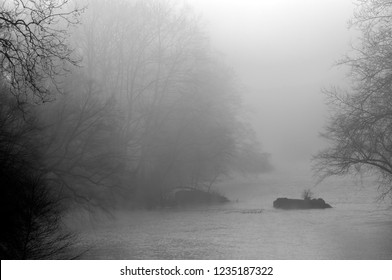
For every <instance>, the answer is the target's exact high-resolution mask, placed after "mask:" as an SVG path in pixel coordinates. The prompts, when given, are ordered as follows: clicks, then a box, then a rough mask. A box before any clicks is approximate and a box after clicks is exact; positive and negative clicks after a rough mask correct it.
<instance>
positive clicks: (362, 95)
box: [314, 0, 392, 197]
mask: <svg viewBox="0 0 392 280" xmlns="http://www.w3.org/2000/svg"><path fill="white" fill-rule="evenodd" d="M358 2H359V6H358V7H359V9H358V10H357V11H356V13H355V15H354V17H353V19H352V20H351V24H352V26H354V27H356V28H358V29H359V30H360V31H361V32H362V36H361V38H360V41H359V44H358V45H357V46H354V47H353V50H352V54H350V55H348V56H347V57H346V58H345V59H343V60H342V62H341V64H343V65H347V66H349V67H350V75H351V79H352V83H353V86H352V89H351V90H350V91H349V92H345V91H342V90H339V89H332V90H328V91H327V92H326V93H327V96H328V98H329V99H328V100H329V104H330V108H331V110H332V112H333V114H332V116H331V119H330V121H329V123H328V126H327V128H326V130H325V132H324V133H323V134H322V135H323V136H324V137H325V138H326V139H327V140H329V141H330V143H331V146H330V147H329V148H327V149H325V150H323V151H321V152H320V153H318V154H317V155H316V156H315V158H314V159H315V166H314V167H315V171H316V172H317V173H318V174H319V175H320V176H321V177H322V178H325V177H327V176H331V175H345V174H348V173H350V172H354V173H369V174H372V175H376V176H377V177H378V182H379V189H380V191H381V196H382V197H384V196H386V195H392V67H391V65H392V2H390V1H386V0H362V1H358Z"/></svg>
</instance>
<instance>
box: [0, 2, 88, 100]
mask: <svg viewBox="0 0 392 280" xmlns="http://www.w3.org/2000/svg"><path fill="white" fill-rule="evenodd" d="M70 2H71V1H70V0H13V1H11V0H10V1H1V2H0V76H1V78H2V79H4V80H5V81H7V82H8V83H9V84H10V85H11V88H12V93H13V94H14V95H15V96H16V97H17V98H18V100H19V101H20V102H26V101H32V100H33V101H35V102H41V101H47V100H48V99H52V98H53V96H52V95H51V91H53V89H54V88H56V87H57V81H56V78H58V76H59V75H60V74H62V73H63V70H65V67H66V64H76V63H77V60H76V59H75V58H73V57H72V49H71V48H70V47H69V44H68V42H67V39H68V35H69V28H70V27H71V26H72V25H75V24H77V23H78V22H79V15H80V13H81V12H82V11H83V9H79V8H73V9H72V8H70V5H69V3H70ZM52 93H53V92H52Z"/></svg>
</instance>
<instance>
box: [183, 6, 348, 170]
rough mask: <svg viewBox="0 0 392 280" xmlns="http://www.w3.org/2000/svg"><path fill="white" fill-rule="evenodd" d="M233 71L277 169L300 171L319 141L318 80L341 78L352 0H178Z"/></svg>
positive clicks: (322, 114)
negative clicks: (196, 18) (187, 7)
mask: <svg viewBox="0 0 392 280" xmlns="http://www.w3.org/2000/svg"><path fill="white" fill-rule="evenodd" d="M185 3H188V4H189V5H190V6H192V7H193V8H194V10H195V13H196V14H198V15H200V16H201V22H202V26H203V27H204V28H205V30H206V32H207V35H208V36H209V37H210V40H211V43H212V46H213V47H214V48H215V49H216V51H218V52H220V53H221V54H222V57H223V59H224V60H225V62H226V63H227V65H228V66H229V67H231V68H232V69H233V71H234V73H235V74H236V76H237V78H238V80H239V82H240V84H241V87H242V88H241V89H243V90H242V91H241V96H242V98H243V102H244V107H245V108H246V110H247V112H248V118H249V120H250V122H251V124H252V126H253V128H254V130H255V131H256V133H257V135H258V138H259V140H260V142H261V145H262V149H263V152H267V153H270V154H271V162H272V163H273V165H274V167H275V168H276V169H277V170H281V171H283V172H290V173H302V174H307V173H309V171H310V166H311V162H310V159H311V157H312V155H314V154H315V153H317V151H319V150H320V149H322V148H323V147H325V146H326V142H325V140H323V139H322V138H321V137H320V136H319V133H320V132H322V130H323V128H324V125H325V124H326V123H327V119H328V112H327V108H326V105H325V102H324V101H325V100H324V95H323V93H322V88H328V87H330V86H332V85H344V84H345V83H347V81H346V80H345V79H346V78H347V77H346V74H347V71H346V70H345V69H342V68H340V67H336V66H335V64H336V62H337V61H338V60H339V59H341V58H342V57H343V56H344V55H345V54H346V53H347V52H348V50H349V49H350V43H351V42H352V41H353V40H355V35H354V34H355V33H354V31H353V30H349V28H348V21H349V19H350V18H351V17H352V16H353V12H354V8H355V6H354V4H353V3H352V1H351V0H344V1H341V0H340V1H338V0H333V1H329V0H328V1H327V0H317V1H307V0H300V1H285V0H278V1H254V0H246V1H238V0H230V1H223V0H215V1H208V0H201V1H200V0H194V1H192V0H188V1H185Z"/></svg>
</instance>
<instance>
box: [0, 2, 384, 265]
mask: <svg viewBox="0 0 392 280" xmlns="http://www.w3.org/2000/svg"><path fill="white" fill-rule="evenodd" d="M380 1H381V0H380ZM365 2H366V1H365ZM366 3H370V4H371V3H373V1H370V2H366ZM370 4H369V5H370ZM387 5H391V4H390V3H388V4H387ZM356 9H357V6H355V5H354V4H353V3H352V1H351V0H296V1H293V0H186V1H182V0H181V1H180V0H179V1H175V0H172V1H170V0H167V1H166V0H151V1H147V0H146V1H145V0H116V1H114V0H83V1H82V0H80V1H77V0H73V1H68V0H59V1H58V0H45V1H44V0H34V1H32V0H31V1H22V0H15V1H8V2H4V3H3V2H1V4H0V184H1V185H2V188H1V193H0V197H1V199H2V201H1V203H0V205H1V207H2V208H1V209H0V212H1V213H2V215H3V216H1V217H0V218H1V219H2V221H5V222H4V226H3V228H4V229H5V233H4V234H3V236H2V240H0V241H1V244H0V257H1V258H5V259H52V258H57V259H70V258H71V259H390V258H391V257H392V234H390V233H391V227H390V226H391V223H390V213H389V211H390V209H388V208H387V207H386V206H388V205H390V204H386V203H390V201H386V200H383V201H381V202H380V201H377V203H376V199H377V198H379V197H380V193H381V196H383V197H387V196H388V195H391V193H392V190H391V187H390V186H391V183H392V176H391V175H392V163H391V161H390V159H391V158H392V152H391V151H392V148H391V147H392V141H390V139H392V132H389V131H390V130H391V129H390V127H391V125H390V124H391V120H390V119H388V117H389V116H391V115H392V113H391V112H390V108H391V106H392V105H391V104H392V101H390V98H389V96H390V87H389V88H387V89H384V86H385V84H387V86H388V85H390V84H388V83H384V82H385V81H384V80H387V81H389V80H390V76H388V75H389V74H388V73H389V72H390V70H389V68H388V67H389V66H385V65H389V64H388V62H389V61H390V60H389V59H390V57H391V56H390V55H389V54H390V50H389V49H388V46H386V47H385V46H384V45H382V44H380V45H382V46H378V45H377V47H379V48H378V49H377V50H376V51H377V52H379V53H378V55H379V56H380V57H381V58H378V57H376V60H375V61H373V60H372V59H373V56H372V55H368V54H369V53H370V54H373V52H374V51H375V50H374V49H373V48H374V44H373V43H374V42H373V41H372V42H371V44H368V45H361V43H362V42H364V40H361V39H364V38H363V31H364V30H363V28H364V27H363V26H362V30H361V28H358V30H357V29H354V28H348V27H349V26H348V21H349V19H350V18H352V17H353V15H354V14H355V13H354V12H355V11H356ZM370 10H371V9H370ZM60 11H61V12H60ZM391 11H392V9H391ZM367 13H369V11H367ZM364 15H365V16H366V15H369V14H366V13H364ZM370 15H371V14H370ZM377 15H378V14H377ZM357 16H358V14H357ZM354 17H355V16H354ZM388 24H390V22H389V21H388V22H387V25H388ZM374 26H376V27H377V25H374ZM374 26H372V25H370V27H369V26H367V27H366V28H368V29H367V31H369V29H372V28H375V27H374ZM357 27H358V25H357ZM387 27H388V26H387ZM386 30H387V31H388V32H386V33H387V35H385V34H382V35H383V36H390V34H392V33H391V32H389V29H388V28H386ZM382 31H383V29H382ZM381 33H382V32H381ZM376 35H379V34H378V33H376ZM361 36H362V37H361ZM373 36H374V38H376V39H377V40H379V38H380V36H375V35H373ZM369 38H370V39H374V38H373V37H371V36H369ZM381 38H383V37H382V36H381ZM367 39H368V38H367ZM370 39H369V40H370ZM377 40H375V41H377ZM391 42H392V41H391ZM352 44H354V45H357V44H359V45H360V46H361V47H362V49H361V50H364V51H365V54H366V51H368V53H367V55H368V56H365V58H364V59H363V61H364V62H363V64H359V65H353V64H350V61H346V62H345V63H340V64H341V65H340V66H339V67H338V66H337V64H338V61H340V59H342V58H343V57H344V56H345V55H347V54H348V57H351V56H350V55H349V54H350V52H353V47H352V46H351V45H352ZM386 45H388V44H386ZM383 48H386V50H384V49H383ZM385 53H386V54H385ZM388 55H389V56H388ZM384 56H387V57H384ZM353 57H355V56H353ZM385 61H386V63H385ZM384 64H385V65H384ZM342 65H343V66H342ZM350 66H351V67H350ZM379 66H380V67H387V68H388V69H382V70H387V71H378V70H379V69H378V67H379ZM356 67H357V68H356ZM361 67H365V70H366V71H362V70H364V69H362V68H361ZM369 69H370V70H372V71H374V73H372V72H371V71H370V70H369ZM367 71H369V73H371V74H368V75H369V76H365V77H363V72H365V74H366V73H368V72H367ZM384 73H387V74H384ZM372 74H373V75H372ZM356 75H357V77H356V78H357V80H353V78H354V77H355V76H356ZM383 75H386V79H385V77H384V76H383ZM370 76H371V77H370ZM378 76H380V77H378ZM369 77H370V78H369ZM375 77H376V78H379V79H380V80H377V79H376V78H375ZM361 79H362V81H361ZM363 81H366V82H363ZM367 81H371V83H369V84H368V83H367ZM380 81H381V82H380ZM380 84H381V85H382V86H381V87H379V85H380ZM374 88H376V90H375V92H376V93H380V96H377V94H375V98H374V100H373V99H372V98H373V97H372V98H368V96H367V94H368V93H369V92H372V93H373V91H374ZM380 88H381V89H380ZM335 89H336V91H334V90H335ZM346 89H350V95H347V96H346V95H344V93H345V91H344V90H346ZM378 91H379V92H378ZM328 92H329V94H330V96H329V98H330V100H332V101H333V102H335V103H337V106H336V107H339V106H340V110H337V109H336V107H335V111H334V110H333V109H332V108H333V107H332V106H331V104H329V106H328V105H327V102H326V101H327V100H326V96H327V93H328ZM331 93H332V99H331ZM334 93H336V95H335V96H333V94H334ZM341 93H343V94H342V95H339V94H341ZM361 94H365V97H364V96H362V95H361ZM333 97H335V99H333ZM366 102H368V103H366ZM358 104H359V105H358ZM335 105H336V104H335ZM362 105H364V106H367V107H366V110H364V109H363V107H362ZM369 112H370V113H369ZM379 120H381V121H380V122H379V123H377V122H378V121H379ZM324 131H327V133H326V134H325V135H327V136H329V137H330V139H333V140H334V141H331V143H327V142H326V140H325V137H324V138H322V137H321V136H320V133H322V132H324ZM385 131H387V132H385ZM388 133H389V134H388ZM358 140H360V141H358ZM320 151H324V152H320ZM314 156H316V158H317V161H316V162H317V163H318V165H314V162H312V161H311V160H312V158H313V157H314ZM361 157H362V158H361ZM317 168H318V169H317ZM315 169H316V170H317V171H318V172H314V171H315ZM351 171H354V173H355V174H357V175H361V176H359V177H355V179H354V180H352V177H349V176H347V177H344V176H340V177H339V176H337V177H338V179H337V178H336V176H333V175H351V174H352V173H351ZM367 174H370V175H373V176H376V177H377V179H378V181H375V180H374V178H376V177H372V176H369V177H366V176H362V175H367ZM315 175H316V176H315ZM323 176H324V177H323ZM331 177H332V178H331ZM342 177H343V178H342ZM320 178H321V179H320ZM358 178H359V179H358ZM323 179H325V180H323ZM377 186H378V187H379V188H378V189H377ZM286 210H287V211H286ZM291 210H292V211H291ZM358 229H360V230H358Z"/></svg>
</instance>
